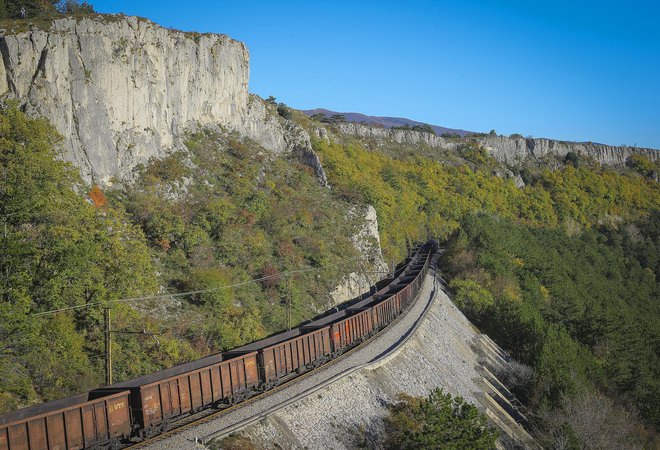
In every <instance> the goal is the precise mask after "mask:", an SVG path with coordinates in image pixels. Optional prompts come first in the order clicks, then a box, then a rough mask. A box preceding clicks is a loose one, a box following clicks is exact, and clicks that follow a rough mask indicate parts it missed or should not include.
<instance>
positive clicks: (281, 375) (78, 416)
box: [0, 241, 436, 450]
mask: <svg viewBox="0 0 660 450" xmlns="http://www.w3.org/2000/svg"><path fill="white" fill-rule="evenodd" d="M435 248H436V243H435V241H429V242H428V243H426V244H425V245H424V246H419V247H416V248H415V249H414V251H413V252H412V253H411V256H409V257H408V258H406V260H405V261H404V263H403V264H401V266H400V267H399V270H398V271H397V273H398V275H397V276H395V277H394V278H393V279H391V280H389V282H388V283H386V284H382V285H381V286H382V287H381V288H380V289H378V290H377V291H376V292H375V293H373V294H370V295H368V296H366V297H365V298H360V299H358V300H357V301H355V302H353V303H351V304H350V305H349V306H348V307H346V308H344V309H341V310H338V311H335V312H331V313H329V314H326V315H324V316H322V317H320V318H318V319H316V320H313V321H310V322H307V323H304V324H302V325H301V326H300V327H298V328H295V329H293V330H290V331H286V332H283V333H279V334H276V335H273V336H270V337H268V338H265V339H262V340H260V341H256V342H252V343H250V344H247V345H244V346H241V347H238V348H236V349H233V350H231V351H228V352H224V353H216V354H212V355H209V356H206V357H204V358H201V359H198V360H195V361H192V362H189V363H186V364H180V365H178V366H175V367H172V368H169V369H165V370H161V371H158V372H155V373H152V374H148V375H144V376H141V377H137V378H134V379H131V380H126V381H122V382H120V383H115V384H112V385H110V386H106V387H103V388H99V389H95V390H92V391H90V392H88V393H85V394H80V395H77V396H73V397H69V398H65V399H61V400H56V401H53V402H48V403H44V404H41V405H36V406H32V407H28V408H24V409H21V410H18V411H14V412H11V413H7V414H4V415H0V450H19V449H20V450H42V449H57V450H69V449H82V448H95V449H105V448H117V447H121V445H123V444H124V443H127V442H129V439H130V440H132V441H135V440H139V439H144V438H147V437H150V436H153V435H154V434H157V433H159V432H161V431H162V430H166V429H168V428H169V427H170V426H171V425H172V424H173V423H174V422H176V421H177V420H179V419H181V418H183V417H185V416H188V415H190V414H191V413H195V412H197V411H200V410H202V409H204V408H209V407H219V408H221V407H223V406H226V405H232V404H234V403H236V402H240V401H242V400H244V399H246V398H248V397H250V396H252V395H254V394H255V393H257V392H260V391H267V390H269V389H271V388H272V387H274V386H275V385H277V384H279V383H281V382H283V381H288V380H289V379H291V378H294V377H295V376H297V375H298V374H300V373H302V372H305V371H307V370H309V369H312V368H315V367H318V366H320V365H322V364H324V363H326V362H328V361H329V360H331V359H333V358H335V357H337V356H339V355H340V354H342V353H344V352H345V351H347V350H348V349H350V348H352V347H354V346H356V345H358V344H359V343H361V342H363V341H365V340H366V339H368V338H370V337H371V336H373V335H374V334H376V333H377V332H378V331H380V330H381V329H382V328H384V327H386V326H387V325H389V324H391V323H392V322H393V321H394V320H395V319H396V318H397V317H398V316H399V315H401V314H402V313H403V312H404V311H405V310H406V309H407V308H408V307H409V306H410V304H411V303H412V302H413V300H414V299H415V298H416V296H417V294H418V293H419V291H420V290H421V287H422V283H423V280H424V276H425V275H426V272H427V269H428V266H429V263H430V260H431V256H432V254H433V252H434V251H435Z"/></svg>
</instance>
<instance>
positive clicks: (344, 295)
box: [330, 205, 388, 306]
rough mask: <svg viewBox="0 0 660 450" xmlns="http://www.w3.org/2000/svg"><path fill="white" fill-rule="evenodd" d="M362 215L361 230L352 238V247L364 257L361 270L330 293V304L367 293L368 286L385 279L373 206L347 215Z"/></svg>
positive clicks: (353, 273) (336, 303)
mask: <svg viewBox="0 0 660 450" xmlns="http://www.w3.org/2000/svg"><path fill="white" fill-rule="evenodd" d="M360 213H361V214H363V216H364V219H363V225H362V228H361V229H360V230H359V231H358V232H357V233H356V234H355V235H354V236H353V238H352V240H353V245H354V246H355V248H356V249H357V250H358V251H359V252H360V254H361V255H363V256H364V257H365V261H362V262H361V263H360V264H359V265H360V266H361V270H358V271H355V272H351V273H349V274H348V275H346V276H345V277H344V279H343V280H342V282H341V283H340V284H339V285H338V286H337V287H336V288H335V289H334V290H333V291H332V292H331V293H330V297H331V299H332V304H331V305H330V306H335V305H338V304H340V303H342V302H345V301H347V300H350V299H352V298H356V297H358V296H359V295H360V294H363V293H364V292H367V291H368V290H369V286H371V285H372V284H374V283H375V282H377V281H378V280H380V279H382V278H384V277H385V275H386V272H387V270H388V268H387V264H386V263H385V260H384V259H383V255H382V253H381V248H380V235H379V234H378V217H377V215H376V210H375V209H374V207H373V206H371V205H367V207H366V208H365V210H364V211H362V212H360V211H359V210H358V209H355V210H354V211H351V212H349V214H360Z"/></svg>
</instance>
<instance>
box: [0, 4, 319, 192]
mask: <svg viewBox="0 0 660 450" xmlns="http://www.w3.org/2000/svg"><path fill="white" fill-rule="evenodd" d="M0 50H1V52H2V64H0V93H1V94H3V95H4V96H5V97H10V98H15V99H17V100H18V101H19V103H20V105H21V107H22V108H23V109H24V110H25V111H27V112H28V113H30V114H32V115H34V116H40V117H45V118H47V119H49V120H50V121H51V123H52V124H53V125H54V126H55V128H57V130H58V131H59V132H60V134H62V136H63V138H64V141H63V150H64V158H65V159H67V160H69V161H71V162H73V163H74V164H75V165H76V166H78V167H79V168H80V170H81V173H82V175H83V178H85V179H86V180H87V181H92V180H93V181H95V182H100V183H107V182H109V181H110V180H111V178H112V177H116V178H119V179H127V178H130V177H131V173H132V170H133V168H134V167H135V166H136V165H137V164H139V163H144V162H146V161H147V160H148V159H149V158H151V157H161V156H163V155H164V154H166V153H167V152H168V151H170V150H173V149H177V148H182V143H181V139H182V136H184V132H185V131H186V130H187V129H189V128H191V127H192V128H194V127H198V126H205V125H216V126H217V125H221V126H224V127H225V128H226V129H229V130H236V131H238V132H239V133H240V134H242V135H244V136H247V137H249V138H251V139H253V140H255V141H256V142H257V143H259V144H261V145H262V146H263V147H265V148H266V149H267V150H270V151H273V152H275V153H280V152H284V151H287V150H293V149H294V148H296V149H298V148H301V149H302V150H301V153H302V154H303V155H304V157H305V160H306V161H309V162H310V164H311V165H312V166H313V168H314V170H315V171H316V172H317V175H319V177H320V178H321V179H322V180H323V182H325V183H327V181H325V178H324V174H322V173H320V170H319V168H318V167H315V166H314V161H313V156H314V155H313V154H309V152H308V151H307V150H309V151H311V145H306V143H304V142H303V144H302V145H300V141H301V140H302V141H304V137H302V138H301V137H300V132H298V131H296V130H292V129H289V128H287V127H286V126H285V124H286V121H285V120H284V119H282V118H280V117H278V116H277V114H273V112H272V111H269V109H268V106H267V105H265V104H264V102H263V101H262V100H261V99H259V98H258V97H256V96H251V95H249V94H248V78H249V54H248V50H247V48H246V47H245V45H244V44H243V43H241V42H238V41H235V40H233V39H230V38H229V37H227V36H224V35H217V34H198V33H183V32H180V31H175V30H170V29H166V28H163V27H160V26H158V25H156V24H154V23H152V22H150V21H148V20H144V19H139V18H136V17H125V16H95V17H86V18H82V19H80V18H79V19H75V18H65V19H60V20H56V21H54V22H53V23H52V25H51V27H50V29H48V30H41V29H37V28H32V29H30V30H29V31H23V32H19V33H17V34H10V35H4V36H2V37H0ZM288 131H295V132H294V133H293V136H288V135H287V132H288ZM308 141H309V137H307V142H308ZM312 153H313V152H312Z"/></svg>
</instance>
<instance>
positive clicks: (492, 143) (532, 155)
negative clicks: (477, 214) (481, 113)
mask: <svg viewBox="0 0 660 450" xmlns="http://www.w3.org/2000/svg"><path fill="white" fill-rule="evenodd" d="M338 128H339V131H340V132H342V133H345V134H350V135H353V136H358V137H361V138H367V139H375V140H376V141H377V142H384V141H386V140H389V141H394V142H396V143H399V144H411V145H419V144H422V145H428V146H429V147H433V148H443V149H449V150H453V149H456V148H457V147H458V146H459V145H460V144H459V143H457V142H456V141H452V140H450V139H443V138H441V137H439V136H436V135H433V134H431V133H422V132H419V131H412V130H388V129H385V128H373V127H369V126H366V125H361V124H356V123H344V124H339V126H338ZM476 141H477V142H478V143H479V144H480V145H482V146H483V147H484V148H485V149H486V150H487V151H488V152H489V153H490V155H491V156H493V157H494V158H495V159H497V160H499V161H502V162H504V163H506V164H515V163H518V162H522V161H524V160H527V159H532V160H541V159H543V158H544V157H546V156H548V155H555V156H560V157H563V156H565V155H566V154H567V153H568V152H573V153H576V154H578V155H581V156H588V157H592V158H594V159H595V160H596V161H598V162H599V163H600V164H603V165H607V166H623V165H624V164H625V162H626V159H627V158H628V157H629V156H631V155H635V154H637V155H644V156H646V157H648V158H649V159H650V160H651V161H658V160H659V159H660V151H658V150H654V149H650V148H637V147H613V146H610V145H601V144H594V143H579V142H563V141H555V140H551V139H536V138H535V139H526V138H509V137H506V136H486V137H482V138H477V139H476Z"/></svg>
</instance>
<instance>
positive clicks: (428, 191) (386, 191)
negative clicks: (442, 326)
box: [315, 139, 660, 448]
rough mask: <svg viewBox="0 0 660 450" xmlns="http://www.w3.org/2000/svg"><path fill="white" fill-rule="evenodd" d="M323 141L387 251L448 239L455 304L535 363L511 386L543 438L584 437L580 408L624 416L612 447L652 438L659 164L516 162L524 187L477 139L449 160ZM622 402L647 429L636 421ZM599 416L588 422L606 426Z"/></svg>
mask: <svg viewBox="0 0 660 450" xmlns="http://www.w3.org/2000/svg"><path fill="white" fill-rule="evenodd" d="M315 149H316V150H317V151H318V152H319V154H320V155H321V158H322V161H323V164H324V167H325V168H326V169H327V170H328V173H329V181H330V183H331V184H332V185H333V186H334V188H335V191H336V192H337V194H338V195H340V196H343V197H345V198H347V199H350V200H351V201H356V202H369V203H372V204H373V205H374V206H375V207H376V210H377V211H378V214H379V220H380V225H381V238H382V242H383V248H384V251H385V253H386V254H388V255H400V254H401V252H403V251H404V249H405V243H406V242H411V241H418V240H423V239H424V238H425V237H427V236H438V237H440V238H441V239H447V243H448V249H447V252H446V254H445V256H444V257H443V266H442V267H443V269H444V270H446V271H447V272H448V273H449V275H450V276H451V283H450V284H449V287H450V289H451V290H452V291H453V293H454V295H455V297H454V301H455V302H456V303H457V305H458V306H459V307H460V308H461V309H462V310H463V311H464V312H465V313H466V315H467V316H468V317H469V318H470V319H471V320H473V321H474V322H475V323H476V324H477V325H478V326H479V327H480V328H481V329H482V330H483V331H484V332H487V333H488V334H489V335H490V336H492V337H493V338H494V339H495V340H496V341H497V342H498V343H499V344H500V345H502V347H504V348H505V349H507V350H508V351H510V352H511V353H512V355H513V356H514V357H515V358H517V359H518V360H519V361H521V362H523V363H524V364H527V365H529V366H531V367H532V368H533V375H532V376H531V379H524V380H522V382H521V383H520V384H519V385H518V386H514V388H515V389H516V393H517V394H518V395H519V396H520V397H521V398H522V399H523V400H525V401H526V403H527V404H528V406H530V407H532V408H533V410H534V411H536V412H537V413H538V416H537V419H538V420H537V421H536V425H537V426H538V427H539V430H540V431H539V433H538V438H539V440H540V441H541V442H542V443H543V444H544V445H547V446H549V447H553V446H556V445H558V444H557V442H558V441H562V442H564V441H566V442H569V443H570V445H569V447H570V448H585V447H590V446H591V445H592V443H590V442H588V441H589V439H590V438H587V437H586V436H591V434H589V433H587V432H586V431H584V430H583V429H582V428H581V427H580V426H579V424H578V423H577V422H578V419H575V417H579V418H581V419H584V417H586V416H587V415H588V413H589V412H591V411H593V410H594V409H600V410H603V411H607V414H609V415H610V416H611V417H616V418H622V417H625V420H624V419H621V420H619V421H618V422H616V426H612V427H610V428H608V429H607V430H603V431H602V433H601V434H603V436H606V438H605V440H608V439H609V440H610V442H611V444H610V445H611V447H610V448H617V446H619V445H622V443H624V444H625V446H630V445H634V443H635V442H637V443H638V444H639V443H640V442H643V441H644V440H645V439H653V437H652V436H653V435H654V431H653V429H654V428H655V427H657V425H658V424H659V420H660V417H659V416H658V407H657V405H658V403H659V402H660V383H659V382H658V380H660V361H659V360H658V351H659V350H660V345H659V344H660V334H659V333H660V310H659V308H660V305H659V304H658V298H659V296H658V293H659V290H658V258H659V255H660V252H659V250H660V249H659V248H658V245H659V244H658V243H659V242H660V240H659V239H658V237H659V236H658V230H659V229H660V211H659V207H660V189H658V183H657V181H655V180H654V179H653V177H652V176H650V175H652V173H657V170H658V167H657V165H656V164H653V163H651V162H650V161H648V159H646V158H644V157H636V158H634V160H632V161H630V162H629V164H628V166H629V168H630V169H632V170H626V169H623V170H622V171H614V170H611V169H605V168H602V167H600V166H599V165H598V164H595V163H593V162H592V161H581V160H580V158H579V157H578V156H577V155H575V158H573V159H569V160H566V161H563V162H565V164H560V165H559V167H560V168H559V169H558V170H550V169H549V168H547V167H543V166H532V165H530V166H527V167H519V168H515V169H516V170H518V171H519V172H520V173H522V174H523V175H524V178H525V180H526V185H525V186H524V187H523V188H518V187H516V185H515V184H514V182H513V180H512V179H505V178H502V177H498V176H496V175H495V174H496V173H498V171H501V170H500V169H498V165H499V164H498V163H497V162H496V161H494V160H493V159H492V158H490V157H488V155H487V154H486V153H485V151H484V150H483V149H480V148H479V147H477V146H476V145H474V144H471V143H470V142H469V140H468V142H466V144H465V145H464V147H463V149H462V150H461V151H460V152H459V154H460V155H461V157H462V158H463V160H464V161H463V163H457V162H456V160H452V161H451V163H449V164H448V163H442V162H439V161H438V160H434V159H432V158H429V157H427V156H422V155H421V154H415V153H411V152H408V151H402V152H401V153H399V154H398V155H397V154H396V152H393V151H387V152H383V151H373V150H369V149H367V147H365V146H364V144H362V143H360V142H359V141H356V140H354V139H345V140H344V141H343V142H327V141H325V140H318V141H316V142H315ZM559 162H562V161H559ZM523 367H524V366H523ZM525 373H526V372H525ZM514 378H515V377H514ZM518 378H520V377H518ZM523 378H525V377H523ZM603 394H604V395H603ZM584 399H588V401H587V400H584ZM612 399H614V400H615V402H614V403H612V402H611V400H612ZM585 405H588V406H585ZM587 407H588V408H590V411H583V410H580V408H587ZM575 410H578V413H575V414H571V413H570V412H572V411H575ZM626 411H634V412H637V413H638V419H639V420H640V421H641V422H643V423H645V424H647V426H649V427H650V428H648V429H647V430H646V431H640V428H639V427H638V426H637V425H635V423H636V422H635V419H629V416H628V412H626ZM571 420H573V422H571ZM592 422H593V423H594V425H593V426H592V429H591V430H589V431H590V432H591V431H594V428H597V427H598V426H600V424H598V422H597V421H596V420H594V421H592ZM635 427H638V428H635ZM551 429H552V432H550V430H551ZM558 430H559V431H558ZM580 433H582V434H580ZM608 433H609V434H608ZM619 448H620V447H619Z"/></svg>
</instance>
